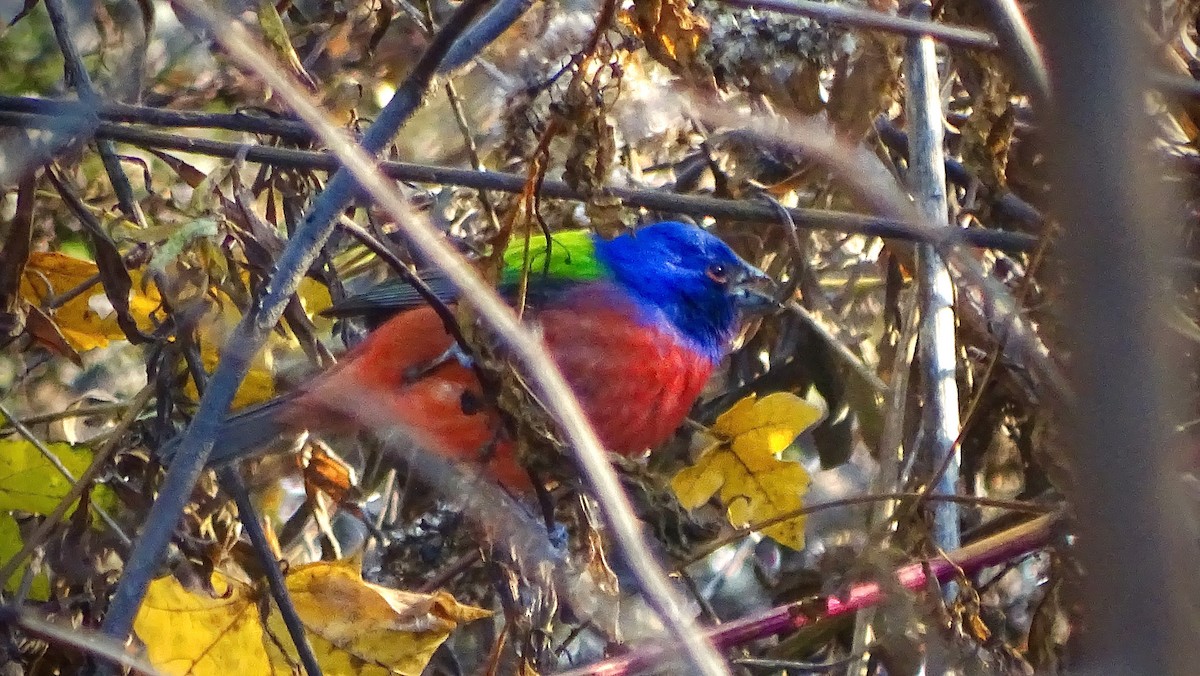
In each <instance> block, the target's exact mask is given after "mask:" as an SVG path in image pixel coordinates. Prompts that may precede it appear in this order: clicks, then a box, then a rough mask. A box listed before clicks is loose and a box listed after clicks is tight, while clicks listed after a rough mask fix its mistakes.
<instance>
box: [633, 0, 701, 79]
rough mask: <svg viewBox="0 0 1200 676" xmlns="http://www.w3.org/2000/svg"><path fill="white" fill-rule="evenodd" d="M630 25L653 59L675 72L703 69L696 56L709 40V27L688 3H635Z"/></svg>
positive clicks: (646, 0) (653, 0)
mask: <svg viewBox="0 0 1200 676" xmlns="http://www.w3.org/2000/svg"><path fill="white" fill-rule="evenodd" d="M628 18H629V17H628V16H627V17H626V19H627V20H628ZM630 23H631V24H632V27H633V29H634V32H635V33H636V34H637V36H638V37H639V38H641V40H642V43H643V44H645V46H646V51H647V52H649V53H650V56H652V57H654V60H655V61H658V62H659V63H661V64H663V65H664V66H666V67H667V68H670V69H671V71H672V72H675V73H680V74H682V73H686V72H690V71H692V70H695V69H697V68H700V64H699V63H698V62H697V60H696V54H697V52H699V50H700V45H701V44H702V43H703V41H704V40H705V39H707V38H708V32H709V26H708V22H707V21H705V20H704V18H703V17H701V16H699V15H697V14H695V13H694V12H692V8H691V7H689V6H688V3H687V0H634V3H633V11H632V21H631V22H630Z"/></svg>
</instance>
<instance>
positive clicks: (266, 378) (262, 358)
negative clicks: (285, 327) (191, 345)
mask: <svg viewBox="0 0 1200 676" xmlns="http://www.w3.org/2000/svg"><path fill="white" fill-rule="evenodd" d="M240 318H241V315H240V313H238V311H237V309H236V308H235V307H234V306H233V304H232V302H229V303H228V304H226V305H224V306H222V307H216V308H215V309H212V310H210V311H209V312H208V314H206V315H205V316H204V319H203V320H202V321H201V324H200V327H199V334H200V360H201V361H202V362H203V363H204V370H205V371H208V372H209V373H212V372H213V371H214V370H216V368H217V362H219V361H221V349H222V348H223V347H225V342H226V340H227V339H228V337H229V334H230V333H231V332H232V331H233V326H234V324H235V323H236V322H237V321H238V320H239V319H240ZM286 342H287V340H286V339H284V338H283V337H281V336H280V335H279V334H277V333H272V334H271V336H270V337H269V338H268V339H267V345H268V348H267V349H263V350H259V352H258V354H256V355H255V356H254V360H253V361H251V362H250V370H249V371H248V372H247V373H246V377H245V379H244V380H242V384H241V386H239V387H238V390H237V394H235V395H234V397H233V408H235V409H237V408H241V407H243V406H250V405H251V404H257V403H260V402H264V401H266V400H268V399H270V398H271V397H273V396H275V376H274V375H273V374H274V372H275V369H274V358H273V357H272V349H271V348H272V347H276V346H278V345H279V344H280V343H286ZM289 347H290V346H289ZM183 391H184V393H185V394H186V395H187V396H189V397H191V398H193V399H198V398H199V397H197V395H196V386H195V384H194V383H193V382H191V381H190V380H189V381H188V383H187V384H186V385H185V386H184V388H183Z"/></svg>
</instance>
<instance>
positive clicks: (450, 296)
mask: <svg viewBox="0 0 1200 676" xmlns="http://www.w3.org/2000/svg"><path fill="white" fill-rule="evenodd" d="M421 279H423V280H425V284H426V285H428V286H429V290H430V291H432V292H433V295H434V296H435V297H437V298H438V300H441V301H442V302H443V303H447V304H450V303H454V302H455V301H457V300H458V290H457V289H455V288H454V286H453V285H452V284H450V282H449V280H447V279H446V276H445V275H444V274H442V273H441V272H438V271H436V270H427V271H425V272H422V273H421ZM427 304H428V303H426V302H425V299H424V298H423V297H422V296H421V294H420V293H417V290H416V289H415V288H414V287H413V286H412V285H410V284H409V283H408V282H406V281H404V280H402V279H400V278H398V277H393V278H389V279H385V280H384V281H382V282H380V283H379V284H376V285H375V286H373V287H371V288H370V289H367V290H366V291H364V292H362V293H359V294H355V295H353V296H348V297H346V298H344V299H342V300H341V301H340V302H337V303H334V304H333V305H331V306H330V307H328V308H326V309H325V310H323V311H322V312H321V314H322V315H324V316H326V317H335V318H338V319H346V318H350V317H362V318H364V319H366V320H367V324H368V325H370V326H372V327H374V326H377V325H378V324H381V323H383V322H385V321H387V319H388V318H389V317H391V316H393V315H395V314H396V313H398V312H403V311H404V310H411V309H413V308H417V307H421V306H423V305H427Z"/></svg>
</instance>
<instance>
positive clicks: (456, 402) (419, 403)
mask: <svg viewBox="0 0 1200 676" xmlns="http://www.w3.org/2000/svg"><path fill="white" fill-rule="evenodd" d="M537 319H538V323H539V324H540V326H541V327H542V330H543V332H544V337H545V341H546V345H547V347H548V348H549V350H550V353H551V355H552V356H553V357H554V359H555V361H556V363H557V364H558V366H559V368H560V369H561V371H562V372H563V375H564V376H565V377H566V379H567V382H568V383H569V384H570V385H571V388H572V390H573V391H574V392H575V394H576V396H577V397H578V398H579V402H580V404H581V405H582V407H583V410H584V412H585V413H586V414H587V416H588V419H589V420H590V421H591V423H592V425H593V427H594V428H595V430H596V433H597V435H598V436H599V437H600V441H601V442H602V443H603V444H604V446H605V448H607V449H608V450H610V451H612V452H614V453H619V454H622V455H635V454H638V453H641V452H643V451H645V450H646V449H648V448H652V447H654V446H657V445H658V444H660V443H662V442H664V441H666V440H667V439H668V438H670V436H671V434H672V433H673V432H674V431H675V429H676V428H678V427H679V425H680V424H681V423H682V422H683V419H684V418H685V417H686V416H687V413H688V411H689V410H690V409H691V406H692V404H693V402H695V400H696V398H697V397H698V396H699V394H700V391H701V389H702V388H703V387H704V384H705V382H706V381H707V380H708V377H709V375H710V374H711V373H712V369H713V364H712V363H711V361H709V360H708V359H706V358H704V357H703V356H702V355H699V354H696V353H695V352H694V351H692V350H689V349H687V348H686V347H684V346H683V345H681V343H680V342H679V340H678V339H677V338H676V337H675V336H674V335H673V334H671V333H670V332H669V331H663V330H659V329H654V328H648V327H647V326H644V325H642V324H639V323H637V322H635V321H634V320H633V318H632V317H631V316H630V315H629V314H628V313H625V312H620V311H617V310H606V309H597V308H589V309H588V310H587V311H586V312H581V311H578V310H546V311H543V312H541V313H539V315H538V318H537ZM451 344H452V339H451V338H450V336H449V335H448V334H447V333H446V332H445V330H444V328H443V326H442V324H441V321H440V320H439V319H438V318H437V316H436V314H435V313H434V312H433V311H432V310H431V309H429V308H421V309H417V310H412V311H409V312H405V313H403V314H401V315H398V316H397V317H395V318H393V319H392V320H390V321H389V322H387V323H386V324H384V325H383V326H382V327H380V328H379V329H378V330H377V331H375V332H374V333H372V334H371V336H370V337H368V339H367V340H366V341H365V342H364V343H363V344H362V345H360V346H359V347H358V349H356V350H355V351H354V352H353V353H352V354H350V355H348V356H347V358H346V359H344V360H343V361H342V363H340V364H339V365H338V367H337V368H336V369H334V370H333V371H332V372H330V373H327V374H326V375H325V376H324V377H323V378H321V379H320V380H319V381H318V382H317V383H314V385H313V386H312V387H310V388H309V390H308V392H307V393H306V394H305V395H304V396H302V397H300V398H299V399H298V400H297V402H296V403H297V406H296V407H295V408H294V409H293V411H292V413H291V416H290V417H291V418H292V420H293V422H294V423H295V424H297V425H298V426H301V427H312V426H313V425H314V423H320V424H319V425H317V426H318V427H321V426H324V427H344V426H346V424H350V425H354V426H359V427H377V426H381V425H388V424H397V423H398V424H400V425H402V426H404V427H406V428H408V430H409V431H410V432H411V433H412V436H413V437H414V439H416V440H419V441H420V442H421V443H422V445H425V446H427V447H428V448H429V450H431V451H433V452H435V453H438V454H440V455H442V456H444V457H447V458H450V459H454V460H457V461H460V462H465V463H467V464H471V465H478V464H479V463H480V462H481V461H482V462H484V463H485V464H486V465H487V466H486V467H485V468H484V473H485V474H488V475H490V476H491V477H492V478H493V479H496V480H498V481H500V482H501V483H503V484H505V485H507V486H509V487H510V488H517V489H521V488H524V487H527V486H528V482H527V480H526V476H525V474H524V472H523V470H521V468H520V467H519V465H518V464H517V462H516V460H515V458H514V457H513V456H512V449H511V448H510V446H509V444H507V443H505V442H504V441H503V440H502V439H498V438H497V436H496V435H497V433H498V432H499V417H498V416H497V415H496V412H495V411H494V410H492V409H490V408H488V407H487V406H486V405H484V406H482V407H480V406H478V405H477V404H472V405H469V406H468V405H467V404H468V403H471V402H466V403H464V402H465V400H464V397H468V398H471V399H472V400H473V401H475V402H482V401H483V398H482V391H481V389H482V388H481V387H480V385H479V382H478V380H476V378H475V375H474V373H473V372H472V371H471V370H470V369H467V368H465V367H463V366H461V365H459V364H458V363H457V362H453V361H450V362H447V363H443V364H441V365H440V366H437V367H436V368H433V369H430V370H428V371H427V372H426V373H425V374H424V375H422V376H421V377H419V378H417V379H415V380H414V379H412V373H413V370H414V369H418V370H420V369H423V368H425V367H427V366H428V365H429V364H430V363H431V362H433V361H434V360H436V359H437V358H438V357H439V356H440V355H442V353H444V352H445V351H446V350H447V348H449V347H450V345H451ZM468 409H469V410H468ZM337 420H341V421H343V422H342V424H340V425H335V424H333V423H332V422H331V421H337ZM322 421H324V422H322ZM497 442H498V443H497ZM489 448H490V449H491V453H490V454H489V453H488V449H489ZM485 456H487V457H485Z"/></svg>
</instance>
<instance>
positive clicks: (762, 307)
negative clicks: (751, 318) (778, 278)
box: [730, 263, 780, 315]
mask: <svg viewBox="0 0 1200 676" xmlns="http://www.w3.org/2000/svg"><path fill="white" fill-rule="evenodd" d="M730 292H731V294H732V296H733V302H734V304H735V305H736V306H737V308H738V309H739V310H741V311H742V313H743V314H750V315H759V314H769V313H771V312H772V311H774V310H777V309H779V307H780V303H779V300H778V299H776V297H775V296H776V294H777V292H778V285H777V284H776V283H775V280H773V279H771V278H770V277H768V276H767V273H765V272H763V271H762V270H759V269H758V268H756V267H754V266H753V265H750V264H749V263H746V264H744V265H743V266H742V269H741V272H740V273H739V274H738V275H737V276H736V277H734V279H733V284H732V285H731V286H730Z"/></svg>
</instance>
